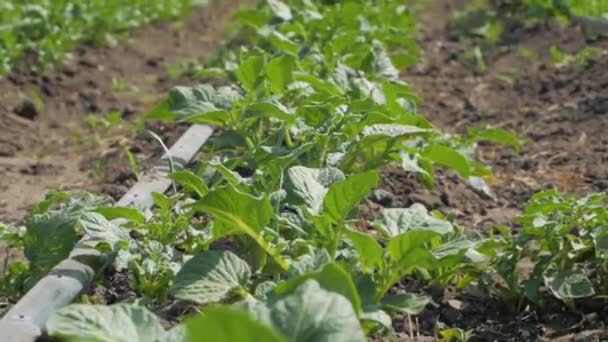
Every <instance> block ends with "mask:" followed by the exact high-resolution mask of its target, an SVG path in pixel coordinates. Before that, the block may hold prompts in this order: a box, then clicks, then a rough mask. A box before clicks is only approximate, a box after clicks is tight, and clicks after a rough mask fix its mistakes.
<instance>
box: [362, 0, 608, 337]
mask: <svg viewBox="0 0 608 342" xmlns="http://www.w3.org/2000/svg"><path fill="white" fill-rule="evenodd" d="M458 2H460V3H462V1H457V0H446V1H437V2H434V4H433V5H432V6H431V9H430V10H428V11H425V13H423V14H422V15H419V16H418V17H417V19H418V22H419V27H420V33H419V41H420V44H421V45H422V48H423V50H424V61H423V63H421V64H420V65H419V66H417V67H416V68H415V69H413V70H409V71H407V72H405V73H404V74H403V78H404V79H405V80H407V81H409V82H410V83H411V84H412V86H413V88H414V89H416V90H417V91H418V93H419V94H420V97H421V99H422V103H421V106H420V112H421V113H422V114H423V115H424V116H426V117H427V118H428V119H430V120H431V121H432V122H433V123H435V124H436V125H437V126H438V127H439V128H441V129H442V130H444V131H447V132H454V133H463V132H465V131H466V130H467V129H470V128H473V127H479V126H486V125H488V126H491V127H500V128H505V129H507V130H509V131H511V132H513V133H515V134H517V135H518V136H519V137H521V138H523V139H524V140H526V141H527V143H526V144H525V146H524V147H523V149H522V151H521V152H516V151H514V150H512V149H510V148H506V147H501V146H496V145H493V144H481V146H480V149H479V152H478V159H479V160H480V161H482V162H484V163H486V164H488V165H490V166H491V167H492V168H493V171H494V176H493V177H492V178H491V179H490V180H489V181H488V183H489V185H490V187H491V189H492V190H493V192H494V194H495V198H494V199H490V198H488V197H487V196H483V195H481V194H479V193H478V192H476V191H474V190H473V188H472V187H471V186H469V185H468V184H467V183H466V182H465V181H463V180H462V179H461V178H459V177H458V176H456V175H453V174H451V173H450V172H439V173H438V175H437V186H436V187H435V188H434V189H426V188H424V187H423V186H421V185H420V184H419V182H417V181H416V179H415V177H412V176H411V175H409V174H407V173H406V172H404V171H402V170H401V169H399V168H397V167H389V168H386V169H385V170H384V171H383V173H384V176H385V177H383V184H382V190H384V192H383V195H382V196H381V200H375V199H374V200H375V202H377V203H373V204H371V208H369V207H367V208H364V210H372V211H374V210H375V208H374V207H379V206H389V207H402V206H409V205H411V204H412V203H414V202H419V203H423V204H425V205H426V206H427V207H429V208H430V209H437V210H440V211H442V212H444V213H454V214H456V218H457V222H458V223H460V224H461V225H463V226H464V227H465V228H466V229H475V230H480V231H487V230H488V228H490V227H493V226H496V225H497V224H506V225H510V226H512V225H513V223H512V222H513V218H514V217H515V216H517V215H518V214H520V213H521V210H522V208H523V206H524V205H525V203H526V201H527V200H528V199H529V198H530V196H531V195H533V194H534V193H536V192H538V191H540V190H542V189H546V188H556V189H558V190H559V191H561V192H562V193H578V194H585V193H590V192H593V191H604V190H606V189H607V188H608V147H607V146H608V136H607V135H606V132H608V58H606V55H607V54H608V40H606V39H600V40H595V41H589V40H587V39H586V37H585V36H584V34H583V33H581V32H580V31H579V30H577V29H576V28H573V27H564V26H560V25H557V24H549V25H536V26H530V27H523V26H519V27H518V28H516V29H514V30H512V31H509V32H507V34H506V36H505V39H504V40H503V41H502V42H501V43H499V45H498V46H497V47H495V48H493V49H490V50H487V51H484V53H485V54H486V55H485V57H486V63H487V69H486V70H485V71H483V72H482V71H480V70H479V69H478V67H477V66H476V63H475V62H473V61H470V60H467V59H466V58H465V57H464V54H465V53H466V52H467V50H468V49H470V48H471V47H469V46H467V44H464V43H462V42H460V41H458V39H457V38H456V37H457V35H455V34H454V31H452V30H451V28H450V25H448V22H449V18H450V16H451V15H452V14H453V13H454V11H455V10H456V8H457V3H458ZM551 45H556V46H559V48H560V49H562V50H565V51H568V52H570V53H575V52H577V51H579V50H580V49H581V48H582V47H584V46H592V47H597V48H599V49H601V51H602V55H601V57H600V58H597V59H595V60H592V61H590V62H589V63H587V64H586V65H576V64H573V65H570V66H565V67H562V68H558V67H556V66H554V65H552V64H551V63H550V62H549V60H550V57H549V48H550V46H551ZM522 47H525V48H527V49H531V50H533V51H535V52H536V54H537V55H538V56H537V57H534V58H532V59H526V58H524V57H522V56H521V52H520V51H521V50H520V49H521V48H522ZM512 227H513V226H512ZM513 228H516V227H513ZM399 287H400V288H406V289H408V290H413V291H417V292H421V291H422V289H416V288H411V287H410V286H407V285H406V284H402V285H401V286H399ZM424 291H425V292H427V293H428V292H429V289H426V290H424ZM437 292H438V293H437ZM430 293H432V294H433V299H434V304H432V305H430V306H427V310H425V312H423V313H422V314H421V315H420V316H419V317H418V318H417V320H415V321H413V323H412V322H410V321H409V320H408V319H407V317H396V318H395V319H394V320H393V323H394V327H395V330H396V331H397V332H398V336H399V337H400V338H399V339H400V340H401V339H403V340H429V341H430V340H434V338H433V337H424V336H436V333H437V331H438V330H441V329H445V328H450V327H457V328H460V329H463V330H464V331H469V332H471V333H472V335H473V337H472V339H471V340H475V341H531V340H541V341H544V340H547V341H548V340H552V341H553V340H555V341H573V340H574V341H579V340H580V341H583V340H585V341H587V340H589V341H592V340H593V341H599V340H605V339H606V338H608V336H607V333H606V331H607V330H606V321H605V319H604V318H603V317H607V312H605V311H604V310H605V309H604V308H603V307H602V306H605V303H601V302H602V301H601V300H595V302H596V303H595V304H594V305H592V303H589V302H581V303H578V302H577V303H576V305H575V306H574V309H573V308H567V307H565V306H564V305H563V304H562V303H559V302H557V301H555V300H551V299H549V302H548V303H547V305H546V307H545V308H544V309H542V310H536V311H535V310H528V309H526V310H524V312H520V313H517V314H512V313H509V312H508V310H506V308H504V306H502V305H501V304H500V303H499V302H496V301H494V300H493V299H492V298H488V297H486V296H484V295H480V294H476V295H480V297H479V296H471V295H463V294H458V295H455V294H454V291H450V290H449V289H447V290H437V291H433V290H430ZM598 318H599V319H598ZM418 334H420V335H419V336H421V337H418V338H416V337H415V336H417V335H418ZM412 337H414V338H412Z"/></svg>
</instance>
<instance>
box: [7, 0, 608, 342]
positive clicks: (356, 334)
mask: <svg viewBox="0 0 608 342" xmlns="http://www.w3.org/2000/svg"><path fill="white" fill-rule="evenodd" d="M236 18H237V21H238V30H237V31H236V32H235V34H234V36H233V37H232V38H231V39H230V40H229V41H228V43H226V44H225V45H224V46H223V47H222V48H221V49H220V50H219V51H218V53H217V56H216V58H214V60H213V61H211V62H210V63H209V65H208V67H206V68H204V69H201V70H199V71H198V73H197V74H198V75H197V76H198V77H202V78H208V79H209V80H210V82H209V83H210V84H213V85H214V86H211V85H208V84H206V85H201V86H197V87H178V88H175V89H174V90H172V91H171V92H170V93H169V94H168V95H167V97H166V98H165V99H164V100H163V101H162V102H161V103H160V104H159V105H158V106H156V107H155V108H154V109H153V110H152V111H151V112H149V113H148V114H147V117H148V119H151V120H152V119H161V120H166V121H180V122H189V123H205V124H209V125H213V126H215V127H217V134H216V135H215V136H214V137H212V139H210V141H209V143H207V144H206V146H205V148H204V150H203V152H204V154H203V155H204V156H203V158H202V159H201V160H200V162H199V164H198V165H197V166H196V167H195V168H194V169H193V170H178V171H176V172H174V173H172V175H171V179H172V180H173V181H174V182H175V183H176V184H177V185H178V188H179V189H180V190H179V191H178V192H175V193H174V194H171V195H163V194H155V196H154V201H155V204H156V209H155V210H154V211H152V212H148V211H145V212H142V211H138V210H136V209H133V208H108V207H107V203H104V202H103V201H100V199H98V198H95V197H90V196H88V197H85V198H82V199H80V200H76V201H75V200H72V201H67V195H66V194H62V193H53V194H51V195H49V196H48V197H47V199H46V200H45V201H43V202H42V203H41V204H40V205H39V206H38V207H37V208H36V209H35V214H34V215H33V216H32V218H31V219H30V220H29V221H28V224H27V226H26V231H25V233H24V236H22V235H20V234H19V233H12V232H9V231H8V230H5V231H4V234H3V236H4V239H5V240H7V241H9V242H11V243H12V244H13V245H14V246H23V248H24V250H25V254H26V256H27V258H28V260H29V265H27V264H25V263H14V264H12V265H11V266H10V268H9V272H8V276H7V277H5V278H4V279H3V283H2V286H3V288H4V289H5V290H6V291H14V294H15V295H18V294H19V293H20V292H22V291H23V290H25V289H27V288H28V287H30V286H31V285H32V284H33V283H34V282H35V281H36V279H39V278H40V277H41V276H43V275H44V274H46V273H47V272H48V271H49V270H50V269H51V268H52V267H53V266H55V265H56V264H57V263H58V262H59V261H60V260H62V259H63V258H65V257H66V256H67V255H68V254H69V252H70V250H71V248H72V246H73V245H74V243H75V242H76V240H77V237H78V236H80V235H81V234H82V233H86V232H88V231H91V232H93V231H99V230H100V227H103V228H105V231H106V232H107V234H106V235H105V237H106V241H104V242H100V243H99V244H98V245H97V248H99V249H100V250H103V251H115V254H116V259H115V261H114V264H113V265H112V270H113V271H114V272H118V273H123V274H127V275H128V277H129V286H130V289H131V290H132V291H133V292H134V293H135V294H136V296H137V300H135V301H132V300H131V301H128V303H127V302H122V303H118V304H114V305H110V306H106V305H92V304H89V303H86V304H85V303H82V304H73V305H70V306H67V307H65V308H63V309H61V310H59V311H58V312H57V313H55V314H54V315H53V316H52V317H51V319H50V320H49V321H48V323H47V326H46V328H47V332H48V334H49V335H50V336H52V337H56V338H58V339H60V340H62V339H63V340H71V339H95V340H100V341H148V340H152V339H155V340H161V341H183V340H203V339H213V340H226V341H247V340H252V341H253V340H256V341H257V340H264V341H282V340H289V341H311V340H314V341H362V340H365V336H380V335H387V334H388V335H390V334H392V331H393V322H392V318H391V317H393V316H394V315H395V314H404V315H416V314H418V313H419V312H421V311H422V310H423V309H424V308H425V306H426V305H427V304H428V303H429V301H430V298H429V297H427V296H426V295H423V294H419V293H411V292H407V291H405V287H404V286H403V279H410V280H416V281H418V282H421V283H423V284H424V285H425V286H439V287H445V286H448V285H454V286H456V287H457V288H459V289H462V288H464V287H465V286H467V285H468V286H474V287H477V288H479V289H481V290H484V291H486V292H487V293H489V294H490V295H492V296H495V297H498V298H500V299H501V300H502V301H503V302H504V303H505V304H506V305H508V306H509V307H510V309H511V310H512V311H513V312H517V311H519V310H521V308H522V306H523V305H524V304H531V305H533V306H541V305H542V304H543V301H544V299H545V298H546V295H547V291H546V290H548V291H549V292H550V293H551V294H552V295H553V296H555V297H557V298H559V299H560V300H563V301H564V302H566V303H569V304H572V303H574V301H575V300H576V299H577V298H581V297H589V296H593V295H594V294H595V293H596V292H597V293H605V291H606V289H605V286H606V285H607V283H606V280H607V279H606V272H607V270H606V267H607V266H608V264H607V262H606V255H605V252H606V248H608V247H606V246H607V245H606V242H605V241H606V237H607V235H608V229H606V226H605V224H604V223H605V222H606V220H607V219H608V217H607V215H608V212H607V211H606V209H605V196H604V195H591V196H588V197H586V198H583V199H571V198H563V197H561V196H559V195H558V194H557V193H555V192H553V191H547V192H543V193H540V194H538V195H536V196H535V197H534V198H532V199H531V200H530V203H529V204H528V206H527V209H526V212H525V214H524V215H523V216H522V217H521V218H520V219H519V221H518V223H519V224H520V225H521V229H520V231H519V232H518V234H517V235H512V233H511V232H510V231H509V230H508V229H507V228H501V227H497V229H496V231H495V232H494V234H492V235H490V236H481V235H479V234H477V233H476V232H471V231H467V230H463V229H461V228H460V227H457V226H455V225H454V224H453V223H452V222H450V220H449V218H446V217H442V216H441V215H440V214H439V213H431V212H429V211H427V209H426V208H425V207H424V206H422V205H420V204H415V205H413V206H411V207H409V208H383V209H381V210H380V211H379V212H377V213H374V214H375V217H373V218H371V219H364V218H361V217H359V216H358V215H357V209H358V207H359V205H360V203H361V202H363V201H365V200H366V199H367V198H368V197H369V196H370V195H371V194H372V192H373V190H374V188H375V187H377V186H378V184H379V181H380V174H379V169H380V168H382V167H383V166H385V165H387V164H398V165H401V167H403V169H404V170H406V171H408V172H411V173H414V174H416V175H417V176H419V179H420V181H422V182H423V183H424V184H426V185H427V186H433V183H434V174H435V171H434V170H435V168H437V167H443V168H447V169H450V170H451V172H456V173H458V174H459V175H460V176H461V177H463V178H465V179H471V180H472V181H473V182H476V183H479V182H482V181H481V178H478V177H483V176H487V175H489V174H490V170H488V169H487V168H486V167H484V166H483V165H481V164H479V163H478V162H476V161H475V160H474V159H473V153H472V151H473V150H474V148H475V144H476V142H478V141H492V142H498V143H503V144H507V145H511V146H513V147H514V148H519V147H520V146H519V141H518V140H517V139H516V138H514V137H512V136H511V135H510V134H508V133H507V132H505V131H502V130H498V129H481V128H477V129H472V130H470V131H469V132H468V133H467V134H465V135H463V136H449V135H446V134H442V133H441V132H439V131H437V130H436V129H435V128H434V127H433V126H432V125H431V124H430V123H429V122H428V121H427V120H425V119H424V117H422V116H420V115H419V114H417V113H416V101H417V99H416V98H415V96H414V95H413V93H412V90H411V89H410V87H409V86H408V85H407V84H406V83H404V82H403V81H402V80H401V79H400V77H399V71H398V70H399V69H402V68H405V67H408V66H411V65H412V64H413V63H415V62H416V59H417V55H418V51H417V46H416V44H415V43H414V41H413V40H412V38H411V37H412V32H413V29H414V20H413V19H412V17H411V16H410V13H409V10H408V7H407V6H405V5H404V4H403V3H402V2H401V1H397V0H376V1H371V0H353V1H342V2H339V1H338V2H332V1H304V0H302V1H299V0H292V1H285V2H281V1H277V0H266V1H262V2H261V3H260V4H259V5H258V7H257V8H255V9H250V10H244V11H241V12H240V13H239V14H238V15H237V16H236ZM115 218H123V219H126V220H127V221H128V222H127V223H126V224H124V225H122V227H117V226H114V225H112V224H111V223H110V222H109V221H108V220H110V219H115ZM41 227H43V229H41ZM49 230H53V231H52V232H50V231H49ZM49 234H52V236H53V237H54V239H53V240H52V245H51V244H49V243H41V242H45V241H47V240H45V238H44V237H45V236H48V235H49ZM523 259H528V260H532V261H533V262H535V267H534V269H533V270H532V271H531V272H529V273H528V274H524V275H522V273H521V272H520V270H519V267H518V266H519V263H520V261H521V260H523ZM87 301H90V300H87ZM179 303H189V304H194V306H195V307H196V308H201V309H200V310H202V313H201V314H197V315H194V317H180V318H179V320H181V321H182V322H181V323H180V324H177V325H175V326H174V327H172V328H171V329H170V330H169V331H166V330H165V327H164V326H163V325H161V320H160V319H159V317H158V316H157V315H156V314H155V313H154V312H157V313H158V312H163V311H166V310H165V309H166V308H167V306H175V305H177V304H179ZM198 310H199V309H196V310H194V311H198ZM437 333H441V332H440V331H438V332H437Z"/></svg>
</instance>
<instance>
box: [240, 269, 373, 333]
mask: <svg viewBox="0 0 608 342" xmlns="http://www.w3.org/2000/svg"><path fill="white" fill-rule="evenodd" d="M249 310H251V312H252V313H254V314H255V315H256V316H257V318H258V319H261V320H264V321H266V322H267V323H268V324H271V325H272V326H273V327H274V328H275V329H276V330H278V331H280V332H281V333H282V334H283V335H284V336H285V337H287V339H288V340H289V341H293V342H308V341H319V342H333V341H344V342H363V341H365V336H364V334H363V331H362V330H361V325H360V324H359V320H358V319H357V315H356V313H355V311H354V309H353V306H352V305H351V303H350V302H349V301H348V299H346V298H345V297H344V296H342V295H340V294H337V293H334V292H330V291H327V290H325V289H324V288H322V287H321V286H320V285H319V283H317V281H315V280H312V279H311V280H307V281H306V282H304V283H303V284H301V285H299V286H298V287H297V288H296V289H295V290H294V291H293V292H291V293H289V294H286V295H285V296H282V297H279V298H275V299H271V300H270V301H269V302H268V303H265V304H264V303H257V304H255V305H253V306H252V305H249Z"/></svg>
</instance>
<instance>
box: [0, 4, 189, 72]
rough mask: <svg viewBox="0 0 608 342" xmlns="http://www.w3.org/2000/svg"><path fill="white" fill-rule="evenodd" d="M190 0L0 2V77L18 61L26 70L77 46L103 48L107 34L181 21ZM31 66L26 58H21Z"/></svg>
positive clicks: (50, 61)
mask: <svg viewBox="0 0 608 342" xmlns="http://www.w3.org/2000/svg"><path fill="white" fill-rule="evenodd" d="M200 2H201V1H193V0H158V1H147V0H134V1H125V0H108V1H102V0H95V1H89V0H78V1H74V0H70V1H67V0H35V1H19V0H17V1H14V0H8V1H2V3H0V75H1V74H5V73H7V72H8V71H10V70H11V69H12V68H14V67H15V65H16V64H18V62H19V61H20V60H22V59H23V58H24V57H27V56H28V55H29V56H33V57H34V58H35V61H34V65H27V67H32V66H37V67H38V66H40V67H43V66H46V65H49V64H53V63H58V62H61V61H63V60H64V59H65V57H66V53H67V52H68V51H70V50H71V49H72V48H74V47H75V46H76V45H77V44H79V43H82V42H95V43H98V44H107V43H108V42H111V41H112V40H113V38H112V37H111V34H113V33H116V32H120V31H125V30H129V29H132V28H134V27H137V26H140V25H143V24H146V23H149V22H152V21H157V20H166V19H171V18H176V17H180V16H183V15H184V14H186V13H188V12H189V11H190V10H191V8H192V6H193V5H195V4H198V3H200ZM27 60H28V61H29V63H32V59H31V58H29V59H27Z"/></svg>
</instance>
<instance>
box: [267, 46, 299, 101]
mask: <svg viewBox="0 0 608 342" xmlns="http://www.w3.org/2000/svg"><path fill="white" fill-rule="evenodd" d="M295 61H296V59H295V57H293V56H291V55H283V56H280V57H276V58H273V59H271V60H270V61H269V62H268V64H266V67H265V70H266V77H267V78H266V80H267V81H268V88H269V89H270V90H271V91H272V92H274V93H277V94H280V93H282V92H283V91H284V90H285V89H286V88H287V86H288V85H290V84H291V83H292V82H293V68H294V65H295Z"/></svg>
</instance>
